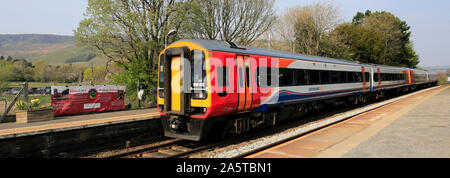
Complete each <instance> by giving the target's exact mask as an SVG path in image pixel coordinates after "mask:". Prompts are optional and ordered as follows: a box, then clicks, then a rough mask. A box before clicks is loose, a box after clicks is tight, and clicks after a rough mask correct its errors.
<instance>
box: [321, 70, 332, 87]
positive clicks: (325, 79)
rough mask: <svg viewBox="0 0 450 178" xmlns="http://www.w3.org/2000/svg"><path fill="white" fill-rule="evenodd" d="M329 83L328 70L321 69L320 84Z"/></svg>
mask: <svg viewBox="0 0 450 178" xmlns="http://www.w3.org/2000/svg"><path fill="white" fill-rule="evenodd" d="M328 83H330V71H326V70H325V71H322V82H321V84H328Z"/></svg>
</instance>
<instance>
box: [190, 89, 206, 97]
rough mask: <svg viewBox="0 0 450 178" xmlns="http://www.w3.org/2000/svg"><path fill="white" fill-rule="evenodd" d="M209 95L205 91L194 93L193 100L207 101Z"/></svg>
mask: <svg viewBox="0 0 450 178" xmlns="http://www.w3.org/2000/svg"><path fill="white" fill-rule="evenodd" d="M207 96H208V95H207V94H206V91H205V90H197V91H193V92H192V99H206V97H207Z"/></svg>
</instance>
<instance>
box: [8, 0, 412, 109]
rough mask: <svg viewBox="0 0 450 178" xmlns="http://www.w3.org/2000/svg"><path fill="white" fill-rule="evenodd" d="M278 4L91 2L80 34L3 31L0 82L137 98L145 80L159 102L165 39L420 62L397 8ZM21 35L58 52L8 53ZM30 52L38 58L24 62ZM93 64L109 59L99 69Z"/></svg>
mask: <svg viewBox="0 0 450 178" xmlns="http://www.w3.org/2000/svg"><path fill="white" fill-rule="evenodd" d="M273 5H274V1H273V0H246V1H240V0H208V1H204V0H128V1H121V0H89V1H88V7H87V9H86V12H85V13H84V19H83V20H82V21H81V22H80V23H79V26H78V28H77V29H76V30H74V34H75V37H58V36H45V37H46V38H43V37H42V36H39V35H31V36H21V37H20V36H14V35H13V36H1V35H0V43H2V44H4V43H7V44H8V45H2V46H0V52H2V55H5V54H6V55H5V56H0V87H1V86H2V85H3V86H4V85H6V84H5V83H6V82H14V81H16V82H18V81H34V82H45V83H49V82H50V83H52V82H62V83H74V82H77V83H81V82H94V83H95V84H100V83H102V84H105V83H110V84H119V85H126V86H127V99H130V100H132V101H134V103H136V102H137V99H136V91H137V88H138V86H137V84H138V83H139V84H141V85H143V86H144V88H147V89H146V94H145V95H146V96H147V97H146V98H148V99H149V100H148V103H151V102H153V103H154V100H155V94H156V86H157V64H158V56H159V53H160V52H161V51H162V50H163V49H164V44H165V41H167V42H169V43H170V42H173V41H174V40H177V39H180V38H201V39H211V40H225V41H233V42H235V43H237V44H241V45H251V46H255V47H264V48H268V47H270V48H273V49H278V50H284V51H289V52H296V53H302V54H309V55H318V56H327V57H333V58H341V59H345V60H352V61H361V62H365V63H374V64H386V65H394V66H405V67H412V68H414V67H416V65H417V64H418V63H419V56H418V55H417V53H416V52H415V51H414V45H413V42H412V41H411V40H410V36H411V32H410V27H409V26H408V24H407V23H406V22H405V21H403V20H401V19H400V18H398V17H396V16H395V15H394V14H392V13H389V12H386V11H380V12H371V11H366V12H364V13H362V12H357V13H356V14H355V16H354V18H353V20H352V21H351V22H344V21H343V20H342V18H341V17H340V13H339V8H337V7H336V6H335V5H334V4H333V3H331V2H329V1H318V2H315V3H312V4H310V5H306V6H298V7H291V8H288V9H287V10H286V11H285V13H284V14H282V15H280V16H276V15H275V14H276V13H275V10H274V8H273ZM173 30H175V32H176V33H172V35H168V33H169V32H171V31H173ZM20 38H26V39H27V40H28V41H27V42H30V43H35V44H38V45H34V46H45V47H55V48H57V50H54V51H53V50H50V49H53V48H48V49H47V48H45V49H46V50H42V49H44V48H37V49H38V50H34V49H35V48H34V46H33V45H31V46H30V45H25V47H24V48H23V50H24V51H45V52H38V53H36V54H29V53H4V52H3V51H7V50H8V49H13V48H14V49H16V48H17V49H19V48H20V47H19V46H20V44H21V43H24V42H21V41H18V40H17V39H20ZM74 41H75V43H76V45H77V46H73V42H74ZM27 42H25V43H27ZM55 44H56V45H55ZM21 49H22V48H21ZM10 51H11V50H10ZM7 55H8V56H7ZM10 55H11V56H18V57H19V59H14V57H11V56H10ZM23 56H25V57H23ZM26 56H30V58H28V59H29V61H31V62H33V63H30V62H29V61H27V60H25V59H22V58H27V57H26ZM104 58H105V60H102V59H104ZM94 61H96V62H97V64H100V63H103V64H102V65H95V67H94V65H93V64H94ZM104 63H106V64H104Z"/></svg>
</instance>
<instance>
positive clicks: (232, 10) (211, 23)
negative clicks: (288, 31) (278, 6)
mask: <svg viewBox="0 0 450 178" xmlns="http://www.w3.org/2000/svg"><path fill="white" fill-rule="evenodd" d="M187 4H189V5H190V6H189V7H191V8H190V10H188V12H189V13H188V14H187V15H188V16H186V18H188V19H189V21H190V22H191V23H187V24H184V26H183V28H182V29H181V30H182V33H181V34H180V36H181V37H188V38H200V39H210V40H224V41H232V42H236V43H238V44H241V45H249V44H250V43H251V42H253V41H254V40H256V39H257V38H258V37H260V36H261V35H262V34H263V33H264V32H266V31H267V30H268V29H269V28H270V27H271V26H272V25H273V24H274V22H275V20H276V16H275V12H274V10H273V4H274V1H273V0H246V1H241V0H210V1H204V0H193V2H187Z"/></svg>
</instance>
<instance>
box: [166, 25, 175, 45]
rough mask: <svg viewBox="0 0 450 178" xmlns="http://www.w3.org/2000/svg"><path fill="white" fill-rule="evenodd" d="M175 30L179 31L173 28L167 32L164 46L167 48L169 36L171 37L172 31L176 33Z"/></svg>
mask: <svg viewBox="0 0 450 178" xmlns="http://www.w3.org/2000/svg"><path fill="white" fill-rule="evenodd" d="M175 32H177V30H175V29H172V30H170V31H169V33H167V35H166V38H165V40H164V48H167V38H168V37H169V35H171V34H172V33H175Z"/></svg>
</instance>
